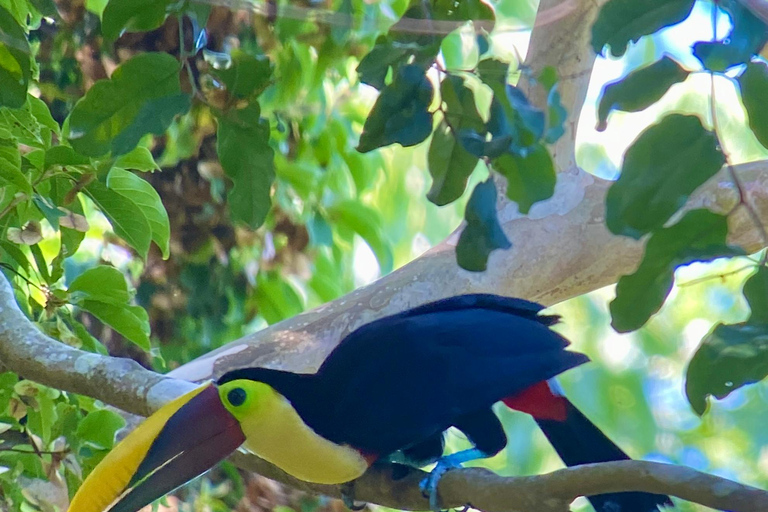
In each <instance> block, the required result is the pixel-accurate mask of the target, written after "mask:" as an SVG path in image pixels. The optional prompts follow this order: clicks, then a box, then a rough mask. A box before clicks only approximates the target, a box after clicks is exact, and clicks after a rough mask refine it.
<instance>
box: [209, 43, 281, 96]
mask: <svg viewBox="0 0 768 512" xmlns="http://www.w3.org/2000/svg"><path fill="white" fill-rule="evenodd" d="M231 58H232V65H231V66H229V67H228V68H226V69H214V70H213V73H214V74H215V75H216V76H218V77H219V79H221V81H222V82H224V85H226V86H227V91H228V92H229V94H230V95H231V96H232V97H233V98H238V99H248V98H250V97H251V96H253V95H254V94H259V93H261V91H263V90H264V89H265V88H266V87H267V86H268V85H269V81H270V78H271V77H272V65H271V63H270V61H269V59H268V58H266V57H265V56H258V57H254V56H253V55H249V54H247V53H245V52H243V51H239V50H238V51H234V52H232V54H231Z"/></svg>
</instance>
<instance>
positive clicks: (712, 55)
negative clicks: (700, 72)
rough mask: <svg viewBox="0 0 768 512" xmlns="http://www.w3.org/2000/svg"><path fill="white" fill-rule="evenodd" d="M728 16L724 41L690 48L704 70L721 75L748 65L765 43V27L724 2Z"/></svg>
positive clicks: (767, 31) (733, 3)
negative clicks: (735, 67) (720, 73)
mask: <svg viewBox="0 0 768 512" xmlns="http://www.w3.org/2000/svg"><path fill="white" fill-rule="evenodd" d="M723 7H724V8H725V9H726V10H727V11H728V12H729V14H730V16H731V22H732V26H731V31H730V33H729V34H728V35H727V36H726V37H725V39H724V40H723V41H699V42H697V43H695V44H694V45H693V55H694V56H696V58H697V59H699V61H701V63H702V65H703V66H704V68H705V69H708V70H710V71H714V72H724V71H726V70H727V69H729V68H731V67H733V66H738V65H740V64H745V63H749V61H750V59H751V58H752V56H753V55H755V54H756V53H757V52H759V51H760V49H761V48H762V47H763V46H764V45H765V42H766V40H768V27H766V25H765V23H764V22H763V21H762V20H761V19H760V18H758V17H757V16H755V15H754V14H752V12H751V11H750V10H749V9H747V8H746V7H744V6H743V5H742V4H741V3H740V2H738V1H730V2H724V3H723Z"/></svg>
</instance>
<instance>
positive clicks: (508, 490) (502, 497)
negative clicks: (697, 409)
mask: <svg viewBox="0 0 768 512" xmlns="http://www.w3.org/2000/svg"><path fill="white" fill-rule="evenodd" d="M232 460H233V462H234V463H235V464H237V465H238V466H240V467H242V468H244V469H248V470H250V471H254V472H256V473H259V474H261V475H264V476H267V477H269V478H272V479H275V480H279V481H281V482H285V483H287V484H289V485H291V486H292V487H296V488H298V489H302V490H304V491H307V492H312V493H317V494H325V495H328V496H336V497H338V496H340V489H339V487H338V486H332V485H319V484H308V483H306V482H302V481H300V480H296V479H294V478H292V477H290V476H289V475H286V474H285V473H284V472H282V471H280V470H279V469H277V468H275V467H274V466H272V465H271V464H269V463H267V462H265V461H263V460H260V459H258V458H256V457H253V456H246V455H244V454H242V453H238V454H236V455H235V456H233V457H232ZM401 469H402V468H401ZM425 476H426V473H424V472H423V471H419V470H410V471H409V472H408V473H407V475H406V476H405V477H403V478H400V479H398V480H393V479H392V466H390V465H382V466H374V467H372V468H371V469H370V470H368V472H367V473H365V475H363V476H362V477H361V478H359V479H358V480H356V481H355V484H354V488H353V489H354V494H355V497H356V498H357V499H360V500H364V501H368V502H371V503H377V504H380V505H384V506H387V507H392V508H397V509H400V510H427V509H428V508H429V503H428V501H427V500H426V499H425V498H424V497H423V496H422V495H421V492H420V491H419V485H418V484H419V482H420V481H421V479H422V478H424V477H425ZM616 491H642V492H650V493H656V494H668V495H672V496H676V497H679V498H682V499H685V500H687V501H692V502H694V503H699V504H701V505H705V506H707V507H711V508H714V509H718V510H729V511H732V512H757V511H764V510H768V492H766V491H763V490H761V489H757V488H755V487H750V486H747V485H742V484H739V483H737V482H733V481H731V480H727V479H725V478H721V477H718V476H713V475H708V474H706V473H701V472H699V471H696V470H694V469H692V468H689V467H685V466H676V465H672V464H661V463H658V462H647V461H616V462H607V463H602V464H585V465H583V466H576V467H572V468H564V469H560V470H557V471H553V472H552V473H547V474H543V475H534V476H523V477H502V476H499V475H497V474H495V473H492V472H491V471H488V470H486V469H481V468H468V469H458V470H453V471H449V472H448V473H446V475H445V476H444V477H443V479H442V480H441V481H440V485H439V492H440V502H441V505H442V506H443V507H445V508H459V507H462V506H464V505H465V504H467V503H471V504H472V506H473V508H476V509H479V510H483V511H485V512H523V511H526V512H527V511H529V510H536V511H537V512H566V511H568V510H570V508H569V505H570V503H571V502H572V501H573V500H574V499H576V498H577V497H579V496H584V495H591V494H602V493H606V492H616Z"/></svg>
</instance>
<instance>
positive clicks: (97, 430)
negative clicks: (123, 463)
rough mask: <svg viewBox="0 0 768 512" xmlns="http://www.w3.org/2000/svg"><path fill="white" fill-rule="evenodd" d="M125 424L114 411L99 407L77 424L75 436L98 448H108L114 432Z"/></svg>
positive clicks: (113, 438)
mask: <svg viewBox="0 0 768 512" xmlns="http://www.w3.org/2000/svg"><path fill="white" fill-rule="evenodd" d="M124 426H125V420H124V419H123V417H122V416H120V415H119V414H117V413H116V412H113V411H110V410H108V409H100V410H98V411H94V412H92V413H90V414H88V415H87V416H86V417H85V418H83V421H81V422H80V423H79V424H78V426H77V432H76V434H75V435H76V436H77V438H78V439H79V440H80V441H81V442H83V443H86V444H89V445H91V446H93V447H94V448H96V449H99V450H109V449H110V448H112V445H113V444H114V442H115V434H116V433H117V431H118V430H120V429H121V428H123V427H124Z"/></svg>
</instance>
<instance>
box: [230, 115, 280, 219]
mask: <svg viewBox="0 0 768 512" xmlns="http://www.w3.org/2000/svg"><path fill="white" fill-rule="evenodd" d="M217 148H218V153H219V160H220V161H221V166H222V167H223V168H224V172H225V173H227V176H228V177H229V178H230V179H231V180H232V183H233V187H232V190H230V191H229V195H228V196H227V200H228V203H229V210H230V212H231V214H232V218H233V219H234V220H236V221H240V222H245V223H246V224H248V225H249V226H251V227H252V228H254V229H256V228H257V227H259V226H261V224H262V223H263V222H264V219H265V218H266V216H267V213H269V209H270V207H271V199H270V191H271V188H272V182H273V181H274V179H275V166H274V151H273V150H272V148H271V147H270V146H269V124H268V123H267V122H266V121H265V120H263V119H261V118H260V110H259V105H258V104H257V103H251V104H250V105H249V106H248V107H246V108H244V109H242V110H237V111H233V112H229V114H228V115H227V116H225V117H221V118H219V128H218V131H217Z"/></svg>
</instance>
